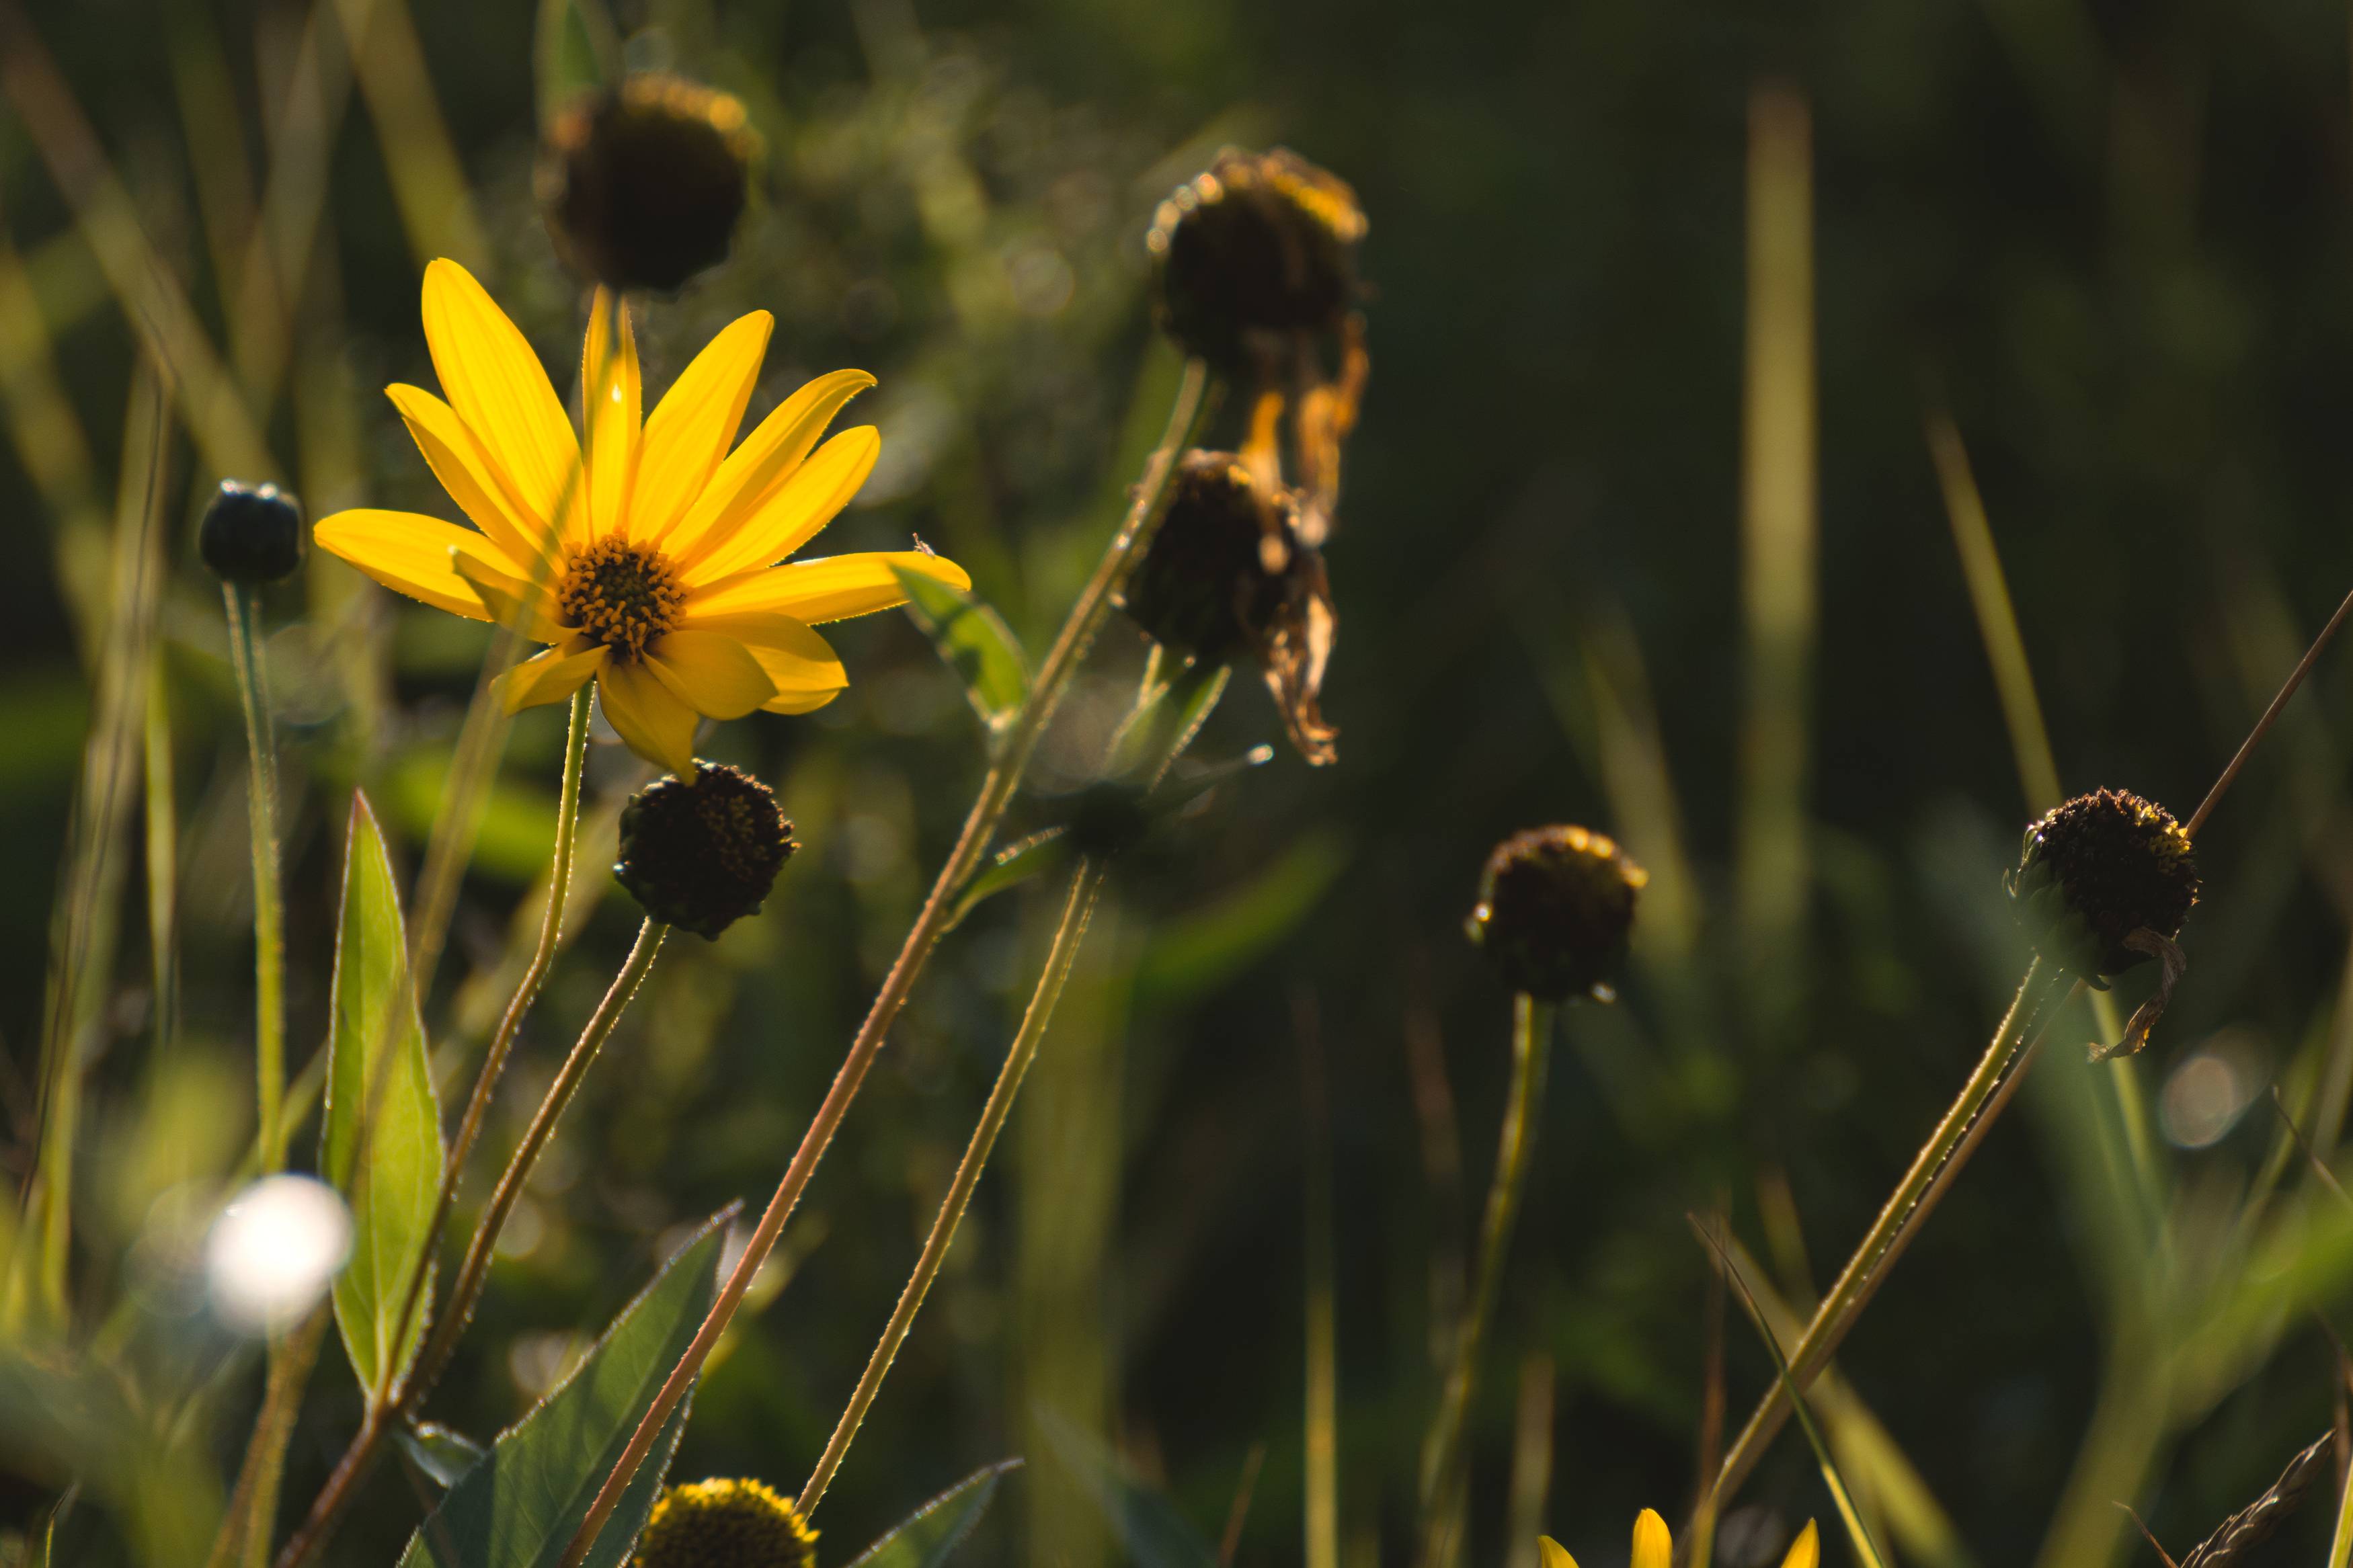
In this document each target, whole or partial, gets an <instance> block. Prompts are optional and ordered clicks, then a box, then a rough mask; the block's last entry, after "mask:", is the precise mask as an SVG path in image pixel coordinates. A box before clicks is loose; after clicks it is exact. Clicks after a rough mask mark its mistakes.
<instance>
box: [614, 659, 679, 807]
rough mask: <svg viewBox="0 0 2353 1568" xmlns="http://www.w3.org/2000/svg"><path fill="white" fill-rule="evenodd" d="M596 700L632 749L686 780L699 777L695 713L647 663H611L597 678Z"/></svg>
mask: <svg viewBox="0 0 2353 1568" xmlns="http://www.w3.org/2000/svg"><path fill="white" fill-rule="evenodd" d="M596 699H597V700H598V701H599V702H601V703H602V704H603V705H604V709H605V720H606V722H607V723H609V724H611V725H612V726H613V729H614V731H616V732H617V733H618V734H619V736H620V737H621V739H622V740H623V741H625V742H628V747H629V750H631V751H633V752H637V753H638V755H639V756H641V757H643V758H645V759H646V760H647V761H649V762H651V763H659V764H660V765H661V766H663V767H665V768H668V769H669V770H670V772H672V773H676V774H677V775H678V776H679V777H681V778H682V779H691V778H692V777H693V776H694V729H695V725H696V724H697V722H698V720H697V718H696V716H695V711H694V710H693V709H691V708H689V707H688V706H687V705H686V704H685V703H683V702H681V701H680V700H678V699H677V697H675V696H674V695H672V694H671V692H670V688H669V687H667V686H664V685H663V684H662V683H661V681H660V680H659V679H658V678H657V677H656V676H655V675H654V673H653V671H651V670H649V669H648V668H646V664H645V660H643V659H631V660H630V661H628V663H626V664H607V666H606V667H605V673H604V674H603V675H601V676H599V677H597V678H596Z"/></svg>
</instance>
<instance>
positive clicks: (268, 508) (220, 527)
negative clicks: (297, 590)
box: [196, 479, 310, 586]
mask: <svg viewBox="0 0 2353 1568" xmlns="http://www.w3.org/2000/svg"><path fill="white" fill-rule="evenodd" d="M309 534H310V531H309V530H308V529H305V528H304V527H303V526H302V503H301V502H300V501H298V500H295V499H294V498H293V497H292V496H291V495H290V494H288V493H287V492H286V491H284V490H281V489H279V488H278V487H277V486H276V485H248V484H240V483H238V482H237V480H235V479H223V480H222V481H221V485H220V489H218V490H216V491H215V492H214V494H213V499H212V503H211V504H210V505H209V506H206V508H205V517H204V521H203V522H201V523H199V524H198V525H197V528H196V553H197V554H199V555H201V556H203V557H204V562H205V564H206V566H207V567H209V568H211V570H212V574H213V575H214V576H216V577H218V578H219V579H221V581H223V582H225V583H242V584H247V585H248V586H256V585H259V584H263V583H275V582H277V581H278V580H279V579H280V578H281V577H286V576H290V575H291V574H293V572H294V571H295V569H296V568H297V567H299V566H301V564H302V555H303V552H304V551H305V550H306V549H307V548H308V545H309Z"/></svg>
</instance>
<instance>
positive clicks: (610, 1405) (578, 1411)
mask: <svg viewBox="0 0 2353 1568" xmlns="http://www.w3.org/2000/svg"><path fill="white" fill-rule="evenodd" d="M734 1214H735V1210H734V1208H733V1205H730V1206H729V1207H727V1208H725V1209H723V1210H722V1211H720V1213H719V1214H717V1215H714V1216H713V1217H712V1220H711V1222H710V1223H709V1224H708V1225H705V1226H703V1227H702V1231H701V1232H700V1233H699V1234H698V1235H697V1236H696V1237H694V1239H693V1240H691V1241H690V1242H688V1243H687V1244H686V1245H685V1246H684V1247H681V1248H679V1250H678V1252H677V1253H676V1255H675V1256H673V1257H672V1258H670V1261H669V1262H668V1263H666V1264H664V1265H663V1266H662V1269H661V1272H660V1273H659V1274H658V1275H656V1276H655V1277H654V1281H653V1283H652V1284H650V1285H649V1286H647V1287H646V1289H645V1290H644V1291H643V1292H642V1293H641V1294H639V1296H638V1299H637V1300H634V1301H632V1302H630V1303H629V1304H628V1306H627V1307H626V1308H624V1309H622V1311H621V1315H620V1316H619V1317H617V1318H616V1319H614V1320H613V1326H612V1327H611V1328H610V1329H609V1330H607V1331H606V1334H605V1337H604V1338H603V1339H602V1340H600V1341H598V1342H597V1343H596V1348H595V1349H594V1350H592V1351H590V1352H588V1355H587V1358H586V1360H584V1361H583V1362H582V1363H580V1366H579V1369H578V1370H577V1371H575V1373H573V1374H572V1375H571V1376H570V1377H569V1378H567V1379H565V1382H564V1384H563V1386H562V1387H560V1388H558V1389H557V1390H556V1391H555V1392H554V1393H553V1394H549V1395H548V1396H547V1398H546V1399H545V1400H543V1402H541V1403H540V1405H537V1406H536V1407H535V1408H533V1411H532V1412H531V1414H530V1415H526V1416H524V1417H523V1418H522V1420H521V1421H518V1422H516V1423H515V1424H514V1426H512V1427H510V1428H508V1429H507V1431H506V1432H504V1433H503V1434H501V1436H500V1437H499V1439H498V1441H497V1442H496V1443H494V1444H492V1445H491V1452H490V1457H489V1458H486V1459H484V1460H483V1461H482V1462H481V1463H480V1464H478V1465H476V1466H475V1467H474V1468H472V1469H470V1470H468V1471H467V1472H466V1473H465V1474H464V1475H463V1476H461V1477H459V1479H458V1484H457V1485H455V1486H453V1487H451V1488H450V1489H449V1493H448V1496H447V1497H445V1498H443V1499H442V1500H441V1506H440V1507H439V1508H438V1509H435V1510H433V1512H432V1514H431V1516H430V1517H428V1518H427V1520H426V1521H425V1522H424V1523H423V1524H421V1525H418V1526H417V1533H416V1534H415V1535H413V1536H411V1537H410V1538H409V1541H408V1550H407V1551H406V1552H402V1553H401V1557H400V1568H554V1565H555V1564H556V1563H559V1562H561V1561H562V1560H563V1557H564V1551H565V1547H567V1546H569V1545H571V1544H572V1537H573V1535H574V1533H575V1531H578V1530H579V1528H580V1521H582V1520H583V1519H585V1518H586V1517H587V1513H588V1505H589V1504H590V1503H591V1502H593V1501H594V1500H596V1489H597V1488H599V1487H601V1486H603V1485H604V1484H605V1478H606V1477H607V1475H609V1474H611V1473H612V1468H613V1465H614V1463H615V1462H616V1461H617V1460H618V1459H619V1458H620V1457H621V1450H622V1449H623V1448H625V1447H628V1442H629V1435H630V1434H631V1433H633V1432H635V1431H636V1430H637V1426H638V1422H639V1421H641V1420H643V1419H644V1418H645V1414H646V1412H647V1411H648V1410H649V1409H650V1408H651V1407H652V1405H653V1402H654V1395H655V1394H657V1393H659V1392H660V1389H661V1385H662V1383H663V1381H664V1380H665V1379H666V1378H668V1377H669V1376H670V1369H671V1368H672V1367H674V1366H676V1365H677V1364H678V1363H679V1360H680V1358H681V1357H682V1356H683V1355H685V1354H686V1347H687V1346H688V1344H689V1343H691V1342H692V1340H693V1339H694V1331H695V1330H696V1329H698V1328H700V1327H701V1326H702V1318H703V1314H704V1313H706V1312H708V1311H709V1310H711V1301H712V1297H713V1296H714V1295H715V1294H716V1293H717V1287H718V1279H717V1275H718V1265H719V1244H720V1240H721V1238H722V1237H723V1236H724V1235H725V1234H726V1229H727V1223H728V1221H729V1220H731V1219H733V1217H734ZM691 1403H692V1400H691V1398H690V1399H682V1400H681V1401H680V1402H679V1405H678V1408H677V1409H676V1410H674V1411H672V1412H671V1413H670V1420H669V1422H668V1423H667V1424H666V1425H665V1426H663V1427H662V1432H661V1436H660V1437H659V1439H658V1440H657V1441H656V1442H655V1444H654V1447H653V1451H652V1452H651V1453H649V1454H648V1455H647V1456H646V1462H645V1464H644V1465H642V1466H641V1467H639V1468H638V1473H637V1476H636V1477H635V1479H632V1480H631V1481H630V1482H629V1487H628V1490H627V1491H625V1492H623V1493H622V1494H621V1502H620V1506H619V1507H618V1508H617V1509H615V1510H613V1517H612V1519H611V1520H610V1521H608V1522H607V1524H606V1526H605V1529H604V1531H603V1532H602V1533H600V1534H599V1535H598V1536H597V1537H596V1545H595V1546H594V1547H592V1548H591V1549H590V1550H589V1552H588V1557H587V1562H586V1563H585V1564H584V1565H583V1568H617V1565H618V1564H619V1563H623V1562H624V1561H626V1560H627V1559H628V1554H629V1552H630V1549H631V1548H632V1547H634V1546H635V1545H636V1544H637V1540H638V1532H639V1531H642V1530H644V1529H645V1527H646V1516H647V1515H649V1514H650V1513H651V1512H653V1507H654V1499H655V1498H656V1497H657V1496H658V1495H659V1492H660V1489H661V1485H662V1477H663V1474H664V1472H666V1471H667V1470H668V1469H669V1468H670V1455H671V1454H672V1453H673V1452H674V1451H675V1450H676V1449H677V1447H678V1438H679V1434H680V1433H681V1431H683V1430H684V1429H685V1427H686V1415H687V1406H688V1405H691Z"/></svg>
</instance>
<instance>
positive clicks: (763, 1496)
mask: <svg viewBox="0 0 2353 1568" xmlns="http://www.w3.org/2000/svg"><path fill="white" fill-rule="evenodd" d="M816 1563H817V1531H814V1530H812V1529H810V1528H809V1524H808V1521H807V1520H805V1519H803V1518H802V1517H801V1516H800V1510H797V1509H796V1508H794V1507H793V1505H792V1504H791V1502H789V1501H787V1500H786V1499H785V1498H783V1497H780V1496H778V1495H777V1494H776V1492H774V1491H772V1490H770V1489H768V1488H767V1487H765V1486H763V1485H761V1484H760V1483H759V1482H758V1481H754V1480H708V1481H696V1482H694V1483H692V1484H691V1485H689V1486H677V1487H672V1488H670V1489H669V1490H668V1491H665V1492H664V1493H662V1495H661V1498H660V1500H659V1501H657V1502H656V1503H655V1504H654V1511H653V1515H652V1517H650V1518H649V1519H648V1520H647V1521H646V1531H645V1533H644V1534H643V1535H641V1536H639V1537H638V1555H637V1558H636V1563H635V1568H815V1564H816Z"/></svg>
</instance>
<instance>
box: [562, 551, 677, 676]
mask: <svg viewBox="0 0 2353 1568" xmlns="http://www.w3.org/2000/svg"><path fill="white" fill-rule="evenodd" d="M684 602H685V591H684V590H683V589H682V588H681V587H680V586H679V582H678V571H677V568H675V567H673V566H672V565H671V564H670V559H669V558H668V557H667V556H665V555H663V554H662V552H660V551H659V550H649V549H647V548H646V547H644V546H643V545H637V544H631V543H629V542H628V541H627V540H625V539H623V538H621V537H620V536H619V535H618V534H608V535H607V536H606V537H605V538H603V539H600V540H598V541H597V542H596V543H594V544H592V545H590V546H589V547H588V548H587V549H586V550H584V551H582V552H580V553H579V554H577V555H575V556H574V557H573V558H572V559H571V561H570V563H568V564H566V566H565V569H564V575H563V576H562V577H561V578H559V579H558V580H557V582H556V584H555V608H556V614H557V616H558V618H559V619H561V620H562V621H563V623H564V624H565V625H566V626H578V627H579V628H580V629H581V631H583V632H584V633H586V635H587V636H589V637H594V638H596V640H597V641H598V642H600V643H603V644H604V645H605V646H606V647H609V648H611V649H612V650H613V651H614V653H615V654H617V655H618V656H620V657H622V658H637V657H638V655H639V654H642V653H644V652H645V651H646V644H648V643H649V642H651V641H652V640H653V639H654V638H656V637H660V636H661V635H662V634H663V633H665V632H667V631H670V630H671V629H672V628H673V627H675V626H677V625H678V613H679V608H680V606H681V605H682V604H683V603H684Z"/></svg>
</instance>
